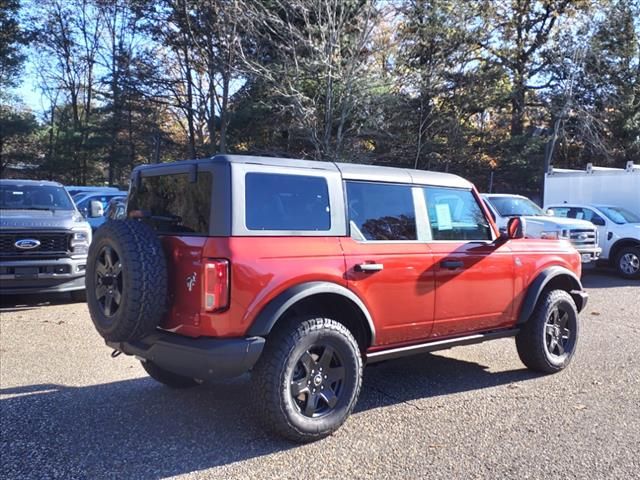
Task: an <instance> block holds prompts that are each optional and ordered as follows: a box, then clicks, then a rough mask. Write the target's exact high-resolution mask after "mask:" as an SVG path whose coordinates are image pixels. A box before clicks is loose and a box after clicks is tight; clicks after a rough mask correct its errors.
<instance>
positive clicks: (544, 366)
mask: <svg viewBox="0 0 640 480" xmlns="http://www.w3.org/2000/svg"><path fill="white" fill-rule="evenodd" d="M127 217H128V218H127V219H126V220H122V221H112V222H107V223H105V224H104V225H103V226H102V227H101V228H100V229H98V230H97V231H96V234H95V239H94V242H93V243H92V244H91V248H90V254H89V256H90V261H89V265H88V267H87V289H88V292H89V295H88V300H87V302H88V305H89V311H90V313H91V318H92V319H93V322H94V325H95V327H96V329H97V331H98V332H99V333H100V334H101V335H102V336H103V337H104V339H105V340H106V342H107V344H108V345H109V346H110V347H112V348H114V349H115V351H117V352H124V353H125V354H128V355H135V356H136V357H138V358H140V359H141V360H142V365H143V367H144V369H145V370H146V371H147V372H148V374H149V375H150V376H151V377H153V378H154V379H156V380H158V381H159V382H161V383H164V384H166V385H168V386H170V387H174V388H184V387H194V386H197V385H199V384H200V383H202V382H203V381H208V380H211V379H218V378H226V377H234V376H237V375H241V374H243V373H246V372H249V371H251V374H252V378H253V386H254V388H255V393H254V394H253V395H252V396H253V397H254V398H255V400H256V408H258V410H259V412H260V419H261V420H262V421H263V422H264V423H265V424H266V425H267V427H269V428H270V429H272V430H274V431H275V432H277V433H279V434H281V435H284V436H285V437H287V438H290V439H293V440H296V441H302V442H304V441H311V440H316V439H319V438H322V437H325V436H327V435H329V434H331V433H332V432H333V431H335V430H336V429H338V428H339V427H340V425H341V424H342V423H343V422H344V421H345V419H346V418H347V417H348V415H349V414H350V413H351V411H352V410H353V408H354V405H355V403H356V401H357V399H358V394H359V392H360V386H361V384H362V371H363V366H364V365H366V364H370V363H375V362H379V361H382V360H388V359H392V358H397V357H401V356H405V355H411V354H416V353H423V352H429V351H433V350H438V349H446V348H450V347H453V346H456V345H467V344H471V343H478V342H482V341H485V340H491V339H496V338H503V337H513V336H515V343H516V347H517V350H518V353H519V355H520V358H521V359H522V361H523V362H524V364H525V365H527V366H528V367H529V368H531V369H533V370H536V371H540V372H545V373H553V372H557V371H559V370H562V369H564V368H565V367H566V366H567V365H568V364H569V362H570V361H571V359H572V357H573V354H574V351H575V348H576V344H577V341H578V336H579V328H580V327H579V318H578V312H579V311H580V310H582V309H583V308H584V306H585V304H586V301H587V294H586V293H585V292H584V290H583V288H582V285H581V283H580V274H581V263H580V255H579V254H578V252H576V250H575V249H574V248H573V247H572V246H571V245H570V244H569V243H568V242H565V241H556V240H537V239H529V238H525V236H526V231H525V224H524V222H523V221H522V220H521V219H520V218H519V217H515V218H513V219H511V220H510V221H509V224H508V225H507V229H506V232H505V233H503V234H501V233H500V232H499V231H498V229H497V228H496V226H495V224H494V223H493V221H492V220H491V218H490V216H489V214H488V212H487V211H486V209H485V208H484V207H483V204H482V201H481V199H480V196H479V195H478V193H477V191H476V190H475V189H474V187H473V185H472V184H471V183H469V182H467V181H466V180H464V179H462V178H460V177H457V176H454V175H450V174H444V173H432V172H424V171H417V170H407V169H396V168H385V167H370V166H364V165H353V164H340V163H332V162H310V161H303V160H291V159H276V158H261V157H246V156H231V155H222V156H216V157H214V158H209V159H202V160H194V161H183V162H178V163H169V164H159V165H148V166H141V167H137V168H136V169H135V170H134V171H133V176H132V186H131V191H130V195H129V198H128V203H127Z"/></svg>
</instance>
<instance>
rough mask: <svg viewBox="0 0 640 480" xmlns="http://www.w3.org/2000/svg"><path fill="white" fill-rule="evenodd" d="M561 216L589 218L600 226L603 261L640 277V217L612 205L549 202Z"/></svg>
mask: <svg viewBox="0 0 640 480" xmlns="http://www.w3.org/2000/svg"><path fill="white" fill-rule="evenodd" d="M547 209H548V210H547V211H550V212H552V213H553V215H555V217H556V218H557V219H558V220H560V219H563V220H564V219H571V220H573V219H580V220H588V221H589V222H591V223H593V224H594V225H595V226H596V228H597V229H598V237H599V239H600V240H599V246H600V247H601V248H602V257H601V259H602V260H608V261H609V263H610V264H611V265H612V266H613V267H614V268H615V269H616V270H617V271H618V273H619V274H620V275H622V276H623V277H626V278H640V216H638V215H636V214H635V213H632V212H630V211H629V210H627V209H626V208H621V207H615V206H612V205H583V204H577V203H571V204H569V203H562V204H550V205H547Z"/></svg>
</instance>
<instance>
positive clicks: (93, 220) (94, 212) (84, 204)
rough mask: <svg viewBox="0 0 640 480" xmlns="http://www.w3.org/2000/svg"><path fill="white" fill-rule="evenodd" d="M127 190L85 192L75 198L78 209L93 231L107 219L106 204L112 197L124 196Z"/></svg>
mask: <svg viewBox="0 0 640 480" xmlns="http://www.w3.org/2000/svg"><path fill="white" fill-rule="evenodd" d="M126 196H127V192H124V191H120V190H115V191H111V192H97V193H87V194H86V195H84V196H82V197H80V198H79V199H77V200H76V205H77V207H78V210H80V212H81V213H82V214H83V215H84V216H85V217H86V219H87V221H88V222H89V225H91V228H92V229H93V230H94V231H95V229H96V228H98V227H99V226H100V225H102V224H103V223H104V222H106V221H107V217H106V216H105V210H106V208H107V204H108V203H109V201H111V200H112V199H114V198H124V197H126Z"/></svg>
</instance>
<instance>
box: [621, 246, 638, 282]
mask: <svg viewBox="0 0 640 480" xmlns="http://www.w3.org/2000/svg"><path fill="white" fill-rule="evenodd" d="M616 270H617V271H618V273H619V274H620V275H622V276H623V277H625V278H640V247H624V248H622V249H620V251H619V252H618V254H617V255H616Z"/></svg>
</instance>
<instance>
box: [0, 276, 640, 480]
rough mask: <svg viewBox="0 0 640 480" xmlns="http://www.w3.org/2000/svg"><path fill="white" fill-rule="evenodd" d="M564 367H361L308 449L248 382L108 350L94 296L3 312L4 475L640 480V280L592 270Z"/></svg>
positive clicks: (465, 362) (512, 359)
mask: <svg viewBox="0 0 640 480" xmlns="http://www.w3.org/2000/svg"><path fill="white" fill-rule="evenodd" d="M584 283H585V286H586V287H587V288H588V289H589V291H590V294H591V298H590V302H589V305H588V307H587V309H586V311H585V312H583V314H582V319H583V328H582V336H581V338H580V344H579V351H578V353H577V356H576V357H575V358H574V361H573V363H572V365H571V366H570V367H569V368H568V369H567V370H566V371H564V372H562V373H560V374H557V375H551V376H541V375H537V374H534V373H531V372H529V371H527V370H525V369H524V367H523V365H522V364H521V363H520V361H519V359H518V356H517V353H516V350H515V346H514V343H513V341H512V340H510V339H504V340H498V341H494V342H488V343H485V344H482V345H476V346H471V347H459V348H454V349H451V350H448V351H445V352H437V353H435V354H427V355H421V356H416V357H410V358H406V359H402V360H397V361H391V362H386V363H383V364H380V365H378V366H372V367H369V368H367V369H366V370H365V379H364V385H363V390H362V394H361V396H360V401H359V403H358V406H357V408H356V412H355V413H354V414H353V415H352V416H351V417H350V419H349V420H348V421H347V423H346V424H345V425H344V426H343V427H342V428H341V429H340V430H339V431H338V432H337V433H336V434H335V435H333V436H331V437H330V438H327V439H325V440H322V441H320V442H317V443H314V444H310V445H304V446H298V445H293V444H290V443H288V442H285V441H282V440H278V439H274V438H272V437H270V436H269V435H268V434H266V433H264V432H263V431H262V430H261V429H260V428H259V427H258V426H257V424H256V423H257V422H256V416H255V414H254V413H253V412H252V409H251V402H250V401H249V398H248V396H249V388H248V380H247V379H239V380H237V381H234V382H228V383H224V384H217V385H210V386H204V387H199V388H196V389H193V390H189V391H172V390H170V389H168V388H166V387H163V386H162V385H159V384H157V383H155V382H154V381H153V380H151V379H149V378H148V377H146V375H145V373H144V371H143V370H142V368H141V367H140V365H139V364H138V362H137V361H136V360H135V359H133V358H131V357H126V356H124V355H122V356H120V357H118V358H116V359H111V358H110V357H109V353H110V351H109V350H108V349H107V348H106V347H105V346H104V344H103V343H102V341H101V339H100V337H99V336H98V334H97V333H96V332H95V330H94V329H93V326H92V325H91V320H90V318H89V315H88V312H87V309H86V306H85V305H83V304H73V303H68V300H67V299H66V298H65V297H64V296H63V297H51V298H47V299H45V300H46V301H45V302H44V303H41V304H35V303H33V302H34V300H33V299H30V298H20V299H13V300H12V299H6V298H5V299H4V300H3V303H2V305H1V307H2V308H1V309H0V335H1V336H0V387H1V388H0V408H1V410H0V413H1V423H0V426H1V444H0V461H1V465H2V470H1V471H0V475H1V476H2V477H3V478H38V479H40V478H91V479H95V478H142V479H152V478H166V477H172V476H176V477H179V478H220V479H231V478H241V479H253V478H255V479H265V478H279V479H280V478H325V479H332V478H377V479H383V478H427V477H428V478H465V479H467V478H489V477H490V478H501V477H506V478H518V479H522V478H550V477H556V478H590V479H595V478H597V479H602V478H615V479H628V478H640V454H638V452H640V415H638V414H639V412H640V341H639V340H640V284H638V283H637V282H635V283H633V282H630V281H623V280H621V279H618V278H616V277H615V276H613V275H610V274H607V273H603V272H600V271H599V272H592V271H589V272H587V273H586V274H585V278H584Z"/></svg>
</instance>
